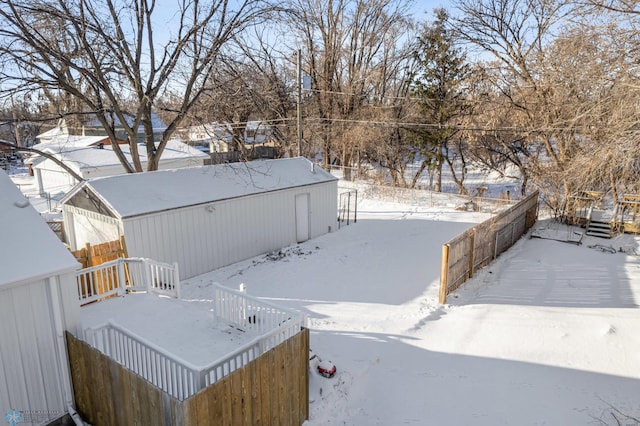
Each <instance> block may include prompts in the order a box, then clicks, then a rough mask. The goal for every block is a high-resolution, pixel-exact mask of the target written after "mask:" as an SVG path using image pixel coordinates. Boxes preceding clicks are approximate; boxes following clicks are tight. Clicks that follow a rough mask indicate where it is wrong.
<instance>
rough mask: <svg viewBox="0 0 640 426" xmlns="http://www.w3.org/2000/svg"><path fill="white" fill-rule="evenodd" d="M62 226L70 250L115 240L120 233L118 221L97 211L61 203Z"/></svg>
mask: <svg viewBox="0 0 640 426" xmlns="http://www.w3.org/2000/svg"><path fill="white" fill-rule="evenodd" d="M62 208H63V211H64V214H63V217H64V226H65V229H66V230H67V232H66V233H67V235H68V238H69V241H68V244H69V246H70V247H71V249H72V250H78V249H81V248H82V247H84V246H85V245H86V244H87V243H89V244H100V243H104V242H107V241H115V240H117V239H119V238H120V236H121V235H122V230H121V226H120V221H119V220H118V219H114V218H112V217H109V216H105V215H101V214H99V213H95V212H90V211H87V210H84V209H79V208H77V207H73V206H67V205H63V207H62Z"/></svg>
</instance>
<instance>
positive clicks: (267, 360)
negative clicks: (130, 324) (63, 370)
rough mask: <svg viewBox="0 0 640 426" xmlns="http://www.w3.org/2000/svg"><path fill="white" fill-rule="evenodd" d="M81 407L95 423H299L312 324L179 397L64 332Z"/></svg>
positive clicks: (305, 402) (305, 404) (303, 416)
mask: <svg viewBox="0 0 640 426" xmlns="http://www.w3.org/2000/svg"><path fill="white" fill-rule="evenodd" d="M67 347H68V351H69V363H70V367H71V377H72V381H73V389H74V394H75V402H76V409H77V410H78V412H79V413H80V415H81V416H82V417H83V418H84V419H85V420H86V421H88V422H90V423H91V424H93V425H95V426H100V425H115V424H117V425H125V424H149V425H151V424H153V425H176V426H182V425H189V426H191V425H194V426H203V425H211V424H216V425H234V426H235V425H257V424H263V425H268V424H271V425H301V424H302V423H303V422H304V421H305V420H307V419H308V417H309V356H308V354H309V330H308V329H306V328H305V329H303V330H302V331H301V332H300V333H298V334H296V335H295V336H293V337H291V338H290V339H288V340H287V341H285V342H284V343H282V344H281V345H279V346H277V347H275V348H273V349H271V350H270V351H268V352H267V353H265V354H264V355H262V356H260V357H258V358H257V359H255V360H254V361H253V362H251V363H249V364H248V365H246V366H244V367H243V368H241V369H239V370H236V371H234V372H233V373H231V374H230V375H228V376H226V377H225V378H223V379H222V380H220V381H218V382H216V383H214V384H213V385H211V386H209V387H207V388H205V389H203V390H202V391H200V392H199V393H197V394H196V395H194V396H192V397H190V398H188V399H186V400H184V401H180V400H179V399H177V398H173V397H171V396H170V395H168V394H166V393H165V392H163V391H162V390H160V389H159V388H157V387H155V386H154V385H153V384H151V383H149V382H148V381H146V380H145V379H143V378H142V377H140V376H138V375H136V374H135V373H133V372H131V371H130V370H128V369H127V368H125V367H123V366H122V365H120V364H118V363H117V362H115V361H114V360H112V359H110V358H109V357H107V356H106V355H104V354H102V353H100V352H99V351H98V350H96V349H94V348H92V347H91V346H90V345H88V344H87V343H85V342H83V341H81V340H79V339H77V338H75V337H74V336H73V335H71V334H70V333H67Z"/></svg>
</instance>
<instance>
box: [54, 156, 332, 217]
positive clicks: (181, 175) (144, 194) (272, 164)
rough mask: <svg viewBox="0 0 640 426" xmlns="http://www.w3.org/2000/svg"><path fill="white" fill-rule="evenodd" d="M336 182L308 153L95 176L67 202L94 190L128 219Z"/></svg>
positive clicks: (110, 206)
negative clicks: (293, 156)
mask: <svg viewBox="0 0 640 426" xmlns="http://www.w3.org/2000/svg"><path fill="white" fill-rule="evenodd" d="M330 181H337V178H335V177H334V176H332V175H331V174H330V173H328V172H326V171H325V170H323V169H322V168H321V167H317V166H314V165H313V163H311V162H310V161H309V160H307V159H306V158H302V157H298V158H290V159H280V160H258V161H251V162H246V163H231V164H219V165H214V166H202V167H189V168H182V169H173V170H161V171H156V172H146V173H134V174H125V175H118V176H110V177H104V178H96V179H90V180H88V181H85V182H82V183H81V184H79V185H77V186H76V187H75V188H74V189H73V190H72V191H71V192H70V193H69V194H67V196H65V198H64V199H63V200H62V203H65V204H73V197H74V195H75V194H77V193H78V192H82V190H83V189H84V190H85V191H86V190H89V191H91V192H93V193H95V194H96V195H97V196H98V197H99V198H101V200H102V201H103V203H104V204H105V205H106V206H109V208H110V209H111V210H112V212H113V213H114V214H115V215H117V216H118V217H120V218H126V217H132V216H139V215H143V214H148V213H153V212H159V211H164V210H171V209H176V208H181V207H187V206H192V205H198V204H205V203H211V202H215V201H221V200H225V199H231V198H237V197H242V196H246V195H252V194H259V193H264V192H270V191H277V190H282V189H285V188H292V187H299V186H306V185H312V184H316V183H322V182H330ZM124 188H126V189H124ZM80 196H81V197H82V193H81V194H80Z"/></svg>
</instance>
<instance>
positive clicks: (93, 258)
mask: <svg viewBox="0 0 640 426" xmlns="http://www.w3.org/2000/svg"><path fill="white" fill-rule="evenodd" d="M71 253H72V254H73V255H74V256H75V258H76V259H77V260H78V262H80V263H81V264H82V267H83V268H90V267H91V266H98V265H102V264H103V263H105V262H108V261H110V260H115V259H118V258H120V257H128V256H127V245H126V244H125V241H124V236H123V237H120V239H119V240H114V241H108V242H106V243H102V244H94V245H91V244H89V243H87V245H86V247H84V248H81V249H79V250H75V251H72V252H71Z"/></svg>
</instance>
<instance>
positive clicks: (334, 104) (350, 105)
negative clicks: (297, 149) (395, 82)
mask: <svg viewBox="0 0 640 426" xmlns="http://www.w3.org/2000/svg"><path fill="white" fill-rule="evenodd" d="M290 8H291V9H292V10H293V11H294V13H295V16H296V19H295V20H294V21H293V22H292V23H291V25H292V26H293V28H292V32H293V34H294V37H295V42H296V43H298V45H302V46H303V47H304V48H303V58H304V61H303V66H304V68H305V71H306V72H307V73H308V74H309V75H310V77H311V84H312V93H313V96H312V98H311V99H312V102H313V103H312V105H309V107H310V109H309V110H308V111H309V113H310V114H312V116H313V119H311V118H310V119H307V120H306V122H307V123H312V122H314V121H315V123H317V126H316V129H308V130H307V134H311V133H313V134H317V135H319V138H320V140H321V142H320V145H321V151H322V157H323V163H324V166H325V167H329V164H330V163H332V162H334V161H335V162H337V163H339V164H342V165H344V166H345V171H346V172H347V173H349V172H348V171H349V170H350V168H348V167H351V166H352V165H354V164H357V163H358V158H360V153H361V152H362V150H363V146H362V145H361V146H359V147H358V146H356V145H355V143H352V142H355V141H353V140H352V139H351V138H350V132H351V130H352V129H353V128H354V125H356V124H358V122H359V121H362V120H367V119H370V117H371V113H370V112H365V111H366V110H367V109H369V108H371V106H372V105H374V104H376V103H378V104H379V105H382V101H383V99H385V96H386V93H387V91H389V90H391V86H390V83H392V79H391V78H390V76H389V71H390V70H391V69H392V68H393V67H394V66H395V65H394V64H393V63H391V60H392V59H394V49H393V48H390V43H399V41H400V40H401V39H402V37H403V36H404V35H405V34H402V33H401V32H399V31H398V29H399V28H400V27H403V28H405V29H408V28H410V25H411V24H410V19H409V17H408V3H407V2H406V1H405V0H373V1H365V0H354V1H347V0H335V1H334V0H330V1H328V2H325V1H319V0H294V1H291V2H290ZM395 58H397V56H395ZM359 124H362V123H359ZM305 139H307V138H305Z"/></svg>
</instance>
